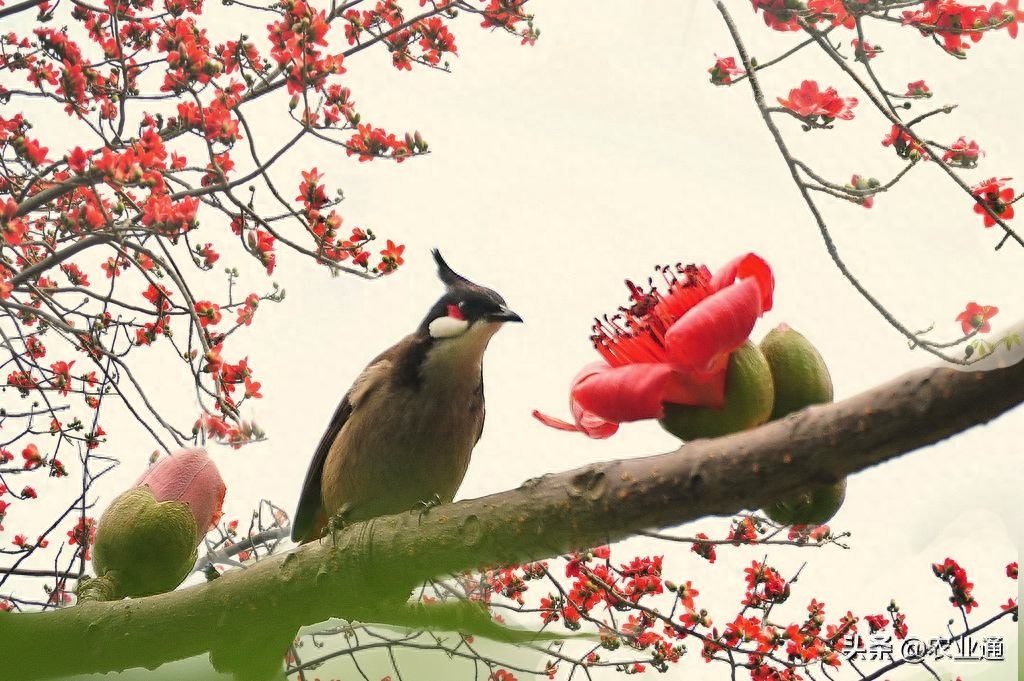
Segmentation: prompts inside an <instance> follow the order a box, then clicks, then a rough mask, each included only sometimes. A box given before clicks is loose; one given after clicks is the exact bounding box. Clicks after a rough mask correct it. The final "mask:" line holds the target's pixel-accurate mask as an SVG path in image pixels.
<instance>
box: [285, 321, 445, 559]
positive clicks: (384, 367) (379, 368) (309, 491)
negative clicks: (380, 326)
mask: <svg viewBox="0 0 1024 681" xmlns="http://www.w3.org/2000/svg"><path fill="white" fill-rule="evenodd" d="M429 340H430V339H429V338H419V337H417V336H416V335H415V334H413V335H410V336H406V337H405V338H404V339H402V340H401V341H399V342H398V343H397V344H395V345H393V346H392V347H390V348H388V349H387V350H385V351H384V352H382V353H380V354H379V355H377V356H376V357H375V358H374V359H373V361H372V362H370V364H369V365H367V367H366V368H365V369H363V372H362V373H361V374H359V376H358V378H356V380H355V381H354V382H353V383H352V387H351V388H349V389H348V392H347V393H345V396H344V397H342V398H341V404H339V405H338V408H337V409H335V411H334V416H333V417H331V422H330V424H329V425H328V426H327V430H326V431H325V432H324V434H323V437H321V438H320V444H318V445H317V446H316V452H315V453H314V454H313V460H312V461H310V463H309V470H308V471H306V480H305V482H303V483H302V494H301V495H300V496H299V506H298V509H296V511H295V517H294V518H293V519H292V540H293V541H297V542H302V543H305V542H308V541H312V540H313V539H316V538H317V537H318V536H319V535H320V532H321V531H323V528H324V527H325V525H326V523H327V520H328V518H327V510H326V509H324V504H323V492H322V491H321V487H322V484H323V475H324V465H325V464H326V463H327V454H328V453H329V452H330V451H331V447H332V446H333V445H334V441H335V439H337V437H338V434H339V433H340V432H341V429H342V428H343V427H344V426H345V424H346V423H347V422H348V420H349V418H350V417H351V416H352V411H353V409H355V408H357V407H358V406H359V404H360V403H361V402H362V400H363V398H365V396H366V395H367V394H368V393H369V392H370V391H371V390H373V388H374V387H376V386H377V385H378V384H379V382H380V379H381V378H382V377H383V376H387V375H390V374H391V372H392V371H393V372H394V373H395V375H394V376H392V379H393V380H396V381H398V382H411V381H415V380H418V371H419V358H420V357H422V355H423V353H425V352H426V348H427V347H428V345H429ZM410 349H411V351H410ZM398 358H404V361H403V362H399V363H398V364H399V365H398V366H395V365H394V363H395V361H396V360H397V359H398Z"/></svg>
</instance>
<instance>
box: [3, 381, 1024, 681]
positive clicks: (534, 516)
mask: <svg viewBox="0 0 1024 681" xmlns="http://www.w3.org/2000/svg"><path fill="white" fill-rule="evenodd" d="M1021 402H1024V362H1017V363H1015V364H1012V365H1009V366H1002V367H998V368H994V369H991V370H987V371H971V372H968V371H961V370H955V369H948V368H933V369H922V370H918V371H914V372H910V373H908V374H905V375H903V376H901V377H899V378H897V379H895V380H893V381H891V382H889V383H886V384H884V385H881V386H879V387H877V388H874V389H872V390H870V391H867V392H864V393H861V394H860V395H857V396H855V397H852V398H849V399H847V400H844V401H842V402H837V403H834V404H831V405H824V406H817V407H811V408H809V409H806V410H804V411H801V412H799V413H797V414H793V415H791V416H789V417H787V418H784V419H780V420H778V421H773V422H771V423H768V424H766V425H764V426H761V427H760V428H757V429H754V430H750V431H747V432H744V433H738V434H735V435H730V436H727V437H723V438H718V439H715V440H698V441H694V442H690V443H687V444H685V445H683V446H682V447H680V448H679V449H677V450H675V451H674V452H669V453H666V454H660V455H656V456H649V457H645V458H640V459H629V460H619V461H611V462H606V463H595V464H592V465H589V466H585V467H582V468H578V469H575V470H571V471H566V472H564V473H558V474H554V475H546V476H544V477H542V478H538V479H534V480H528V481H527V482H525V483H523V484H522V485H521V486H520V487H519V488H518V489H515V490H510V491H507V492H502V493H500V494H494V495H491V496H488V497H483V498H480V499H473V500H468V501H462V502H459V503H457V504H452V505H447V506H442V507H439V508H435V509H432V510H431V511H430V512H429V513H427V514H425V515H422V516H421V515H419V514H416V513H408V514H402V515H397V516H390V517H386V518H378V519H376V520H372V521H369V522H366V523H359V524H356V525H353V526H350V527H347V528H345V529H344V530H342V531H339V532H338V533H336V534H335V536H334V537H333V540H332V539H331V538H327V539H325V540H323V541H321V542H320V543H319V544H317V543H313V544H308V545H305V546H302V547H300V548H298V549H296V550H295V551H292V552H289V553H287V554H284V555H280V556H275V557H272V558H270V559H267V560H264V561H262V562H260V563H259V564H257V565H256V566H254V567H252V568H249V569H247V570H244V571H243V570H236V571H232V572H229V573H227V574H225V575H224V576H223V577H221V578H219V579H216V580H214V581H213V582H211V583H208V584H205V585H200V586H196V587H191V588H187V589H183V590H181V591H176V592H172V593H168V594H161V595H159V596H152V597H149V598H141V599H133V600H124V601H120V602H107V603H97V602H87V603H83V604H81V605H77V606H75V607H72V608H67V609H64V610H57V611H49V612H43V613H25V614H21V613H19V614H11V613H0V641H3V642H4V645H5V648H6V649H8V650H16V651H18V653H17V654H16V655H10V656H8V657H7V659H6V660H5V662H4V664H3V665H0V679H18V680H20V681H31V680H32V679H40V678H49V677H54V676H60V675H67V674H71V673H85V672H105V671H112V670H120V669H125V668H129V667H138V666H145V667H150V668H152V667H156V666H159V665H160V664H162V663H164V662H168V661H171V660H174V659H181V658H185V657H190V656H193V655H197V654H201V653H203V652H210V654H211V659H212V661H213V663H214V665H215V666H216V667H218V668H220V669H223V670H227V671H232V672H234V673H236V675H238V676H240V677H242V678H265V677H267V676H269V675H270V674H271V673H273V671H274V670H275V666H279V665H280V663H281V658H282V655H283V652H284V649H285V647H286V646H287V645H288V644H289V643H290V642H291V640H292V637H293V636H294V633H295V631H296V630H297V629H298V628H299V626H302V625H306V624H313V623H316V622H321V621H324V620H326V619H329V618H331V617H342V618H345V619H349V620H359V621H376V622H381V621H383V622H386V623H395V624H402V623H404V624H407V625H409V626H415V627H437V628H447V629H456V630H463V631H467V632H473V631H480V629H481V628H482V627H483V626H484V625H483V624H481V621H480V620H479V618H477V619H474V617H473V616H472V613H471V611H469V610H467V609H463V610H458V609H455V610H453V609H451V608H447V609H446V608H432V607H424V606H405V605H404V601H405V598H406V596H407V594H408V593H409V590H410V589H411V588H412V587H414V586H415V585H416V584H417V583H419V582H421V581H422V580H423V579H426V578H429V577H433V576H436V575H439V574H444V573H450V572H455V571H461V570H465V569H471V568H473V567H475V566H479V565H482V564H500V563H508V562H517V561H523V560H532V559H539V558H544V557H549V556H552V555H556V554H559V553H563V552H565V551H568V550H571V549H574V548H584V547H587V546H592V545H595V544H599V543H604V542H606V541H615V540H618V539H622V538H624V537H627V536H629V535H630V534H633V533H636V532H638V531H639V530H642V529H646V528H651V527H658V526H666V525H675V524H679V523H683V522H686V521H690V520H694V519H697V518H700V517H703V516H707V515H725V514H732V513H735V512H738V511H740V510H742V509H744V508H760V507H762V506H765V505H767V504H769V503H770V502H772V501H774V500H776V499H778V498H780V497H783V496H786V495H788V494H792V493H794V492H796V491H798V490H799V489H801V488H802V487H804V486H806V485H807V484H808V483H827V482H833V481H836V480H838V479H839V478H841V477H843V476H846V475H849V474H852V473H856V472H857V471H860V470H863V469H865V468H868V467H870V466H873V465H875V464H878V463H881V462H883V461H886V460H889V459H893V458H896V457H898V456H900V455H902V454H905V453H907V452H910V451H913V450H915V449H918V448H920V447H925V446H927V445H930V444H934V443H936V442H939V441H941V440H943V439H945V438H947V437H949V436H951V435H953V434H956V433H958V432H961V431H963V430H966V429H968V428H971V427H973V426H977V425H980V424H983V423H985V422H987V421H989V420H991V419H994V418H996V417H997V416H999V415H1000V414H1003V413H1004V412H1006V411H1008V410H1010V409H1012V408H1013V407H1015V406H1017V405H1018V404H1020V403H1021ZM480 633H481V635H487V633H486V632H483V631H481V632H480ZM42 641H59V642H60V651H59V654H57V655H55V654H54V652H53V650H52V649H51V647H50V646H48V645H41V644H40V642H42Z"/></svg>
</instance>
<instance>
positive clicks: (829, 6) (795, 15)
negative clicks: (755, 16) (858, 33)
mask: <svg viewBox="0 0 1024 681" xmlns="http://www.w3.org/2000/svg"><path fill="white" fill-rule="evenodd" d="M1018 2H1019V0H1010V2H1007V3H1003V2H994V3H992V4H991V5H989V6H987V7H986V6H985V5H966V4H961V3H960V2H957V1H956V0H925V1H924V2H922V3H915V4H916V5H918V6H917V7H914V8H912V9H905V10H903V12H902V24H903V25H904V26H911V27H913V28H916V29H917V30H918V31H920V33H921V35H922V36H925V37H929V38H931V37H934V38H936V39H937V42H938V43H939V44H940V45H941V46H942V48H943V49H944V50H946V51H947V52H949V53H950V54H953V55H957V56H963V55H964V52H965V51H966V50H967V49H968V48H970V46H971V43H976V42H978V41H979V40H981V39H982V38H983V37H984V35H985V33H987V32H990V31H994V30H1004V29H1005V30H1006V32H1007V34H1008V35H1009V36H1010V37H1011V38H1016V37H1017V31H1018V24H1019V23H1020V22H1022V21H1024V11H1022V10H1020V9H1019V5H1018ZM752 4H753V7H754V11H755V12H760V13H761V15H762V18H763V19H764V22H765V24H766V25H767V26H768V27H769V28H771V29H773V30H776V31H799V30H801V28H802V26H801V24H803V25H804V26H808V27H811V26H817V25H818V24H827V25H829V26H842V27H843V28H846V29H850V30H853V29H855V28H856V27H857V17H858V16H862V15H865V14H868V13H870V12H874V11H877V9H878V8H877V3H875V2H873V0H806V1H804V0H752ZM854 47H855V48H857V47H858V45H856V44H855V46H854ZM875 53H877V48H876V47H872V46H871V45H869V44H867V43H865V44H864V45H863V46H862V47H860V48H858V54H859V55H862V56H860V57H859V58H863V59H870V58H872V57H873V56H874V55H875Z"/></svg>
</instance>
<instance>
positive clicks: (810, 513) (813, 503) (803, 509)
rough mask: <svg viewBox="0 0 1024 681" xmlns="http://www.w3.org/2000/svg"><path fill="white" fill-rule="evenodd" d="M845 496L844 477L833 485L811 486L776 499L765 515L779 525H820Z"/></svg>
mask: <svg viewBox="0 0 1024 681" xmlns="http://www.w3.org/2000/svg"><path fill="white" fill-rule="evenodd" d="M845 498H846V478H843V479H842V480H840V481H839V482H837V483H836V484H834V485H820V486H818V487H812V488H810V489H809V490H807V491H806V492H801V493H800V494H797V495H795V496H792V497H789V498H788V499H783V500H782V501H776V502H775V503H774V504H772V505H771V506H769V507H768V508H766V509H764V513H765V515H767V516H768V517H769V518H771V519H772V520H774V521H775V522H777V523H779V524H780V525H820V524H822V523H824V522H826V521H827V520H829V519H830V518H831V517H832V516H834V515H835V514H836V512H837V511H838V510H839V507H840V506H842V505H843V499H845Z"/></svg>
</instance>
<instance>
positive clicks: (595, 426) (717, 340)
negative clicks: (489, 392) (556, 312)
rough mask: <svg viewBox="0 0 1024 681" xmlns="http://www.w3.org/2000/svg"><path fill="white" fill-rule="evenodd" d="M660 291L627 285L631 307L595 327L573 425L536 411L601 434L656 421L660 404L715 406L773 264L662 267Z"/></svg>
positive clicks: (558, 424) (742, 260)
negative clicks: (593, 354)
mask: <svg viewBox="0 0 1024 681" xmlns="http://www.w3.org/2000/svg"><path fill="white" fill-rule="evenodd" d="M660 271H661V272H662V274H663V275H664V276H665V279H666V281H667V284H668V285H667V287H666V289H665V292H664V293H662V292H660V291H658V289H657V288H655V287H653V286H652V287H651V290H650V291H644V290H643V289H642V288H640V287H638V286H636V285H634V284H633V283H632V282H628V281H627V282H626V283H627V286H629V289H630V295H631V299H632V301H631V304H630V306H629V307H626V308H621V309H620V312H619V314H616V315H613V316H610V317H609V316H606V317H604V319H603V320H598V321H597V323H596V324H595V325H594V335H593V336H592V337H591V340H592V341H593V343H594V347H595V348H596V349H597V351H598V352H599V353H600V354H601V356H602V357H603V358H604V360H603V361H598V362H594V363H592V364H588V365H587V366H585V367H584V368H583V370H582V371H580V373H579V374H577V375H576V378H575V379H573V382H572V388H571V391H570V397H569V409H570V411H571V413H572V416H573V421H574V423H567V422H565V421H562V420H560V419H557V418H553V417H551V416H547V415H546V414H542V413H540V412H538V411H535V412H534V416H535V417H536V418H537V419H539V420H540V421H541V422H542V423H544V424H545V425H548V426H551V427H553V428H558V429H560V430H571V431H578V432H582V433H584V434H586V435H588V436H589V437H593V438H606V437H609V436H610V435H612V434H613V433H615V431H616V430H618V424H619V423H623V422H626V421H638V420H641V419H650V418H660V417H661V416H662V415H663V406H662V405H663V403H665V402H671V403H673V404H684V405H691V406H710V407H721V406H722V404H723V403H724V400H725V372H726V366H727V363H728V358H729V354H730V353H731V352H732V351H733V350H735V349H736V348H738V347H739V346H740V345H742V344H743V342H744V341H745V340H746V339H747V336H749V335H750V331H751V330H752V329H753V328H754V323H755V322H756V321H757V319H758V317H760V316H761V315H762V314H763V313H765V312H767V311H768V310H770V309H771V307H772V292H773V289H774V279H773V277H772V271H771V268H770V267H769V266H768V263H766V262H765V261H764V260H762V259H761V258H760V257H759V256H757V255H754V254H753V253H748V254H746V255H743V256H740V257H738V258H736V259H735V260H733V261H731V262H730V263H728V264H727V265H726V266H725V267H723V268H722V269H721V270H719V271H718V272H717V273H716V274H715V275H714V276H712V275H711V272H710V271H709V270H708V268H707V267H704V266H699V267H698V266H696V265H687V266H685V267H684V266H681V265H677V266H676V267H675V268H667V267H666V268H660Z"/></svg>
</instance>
